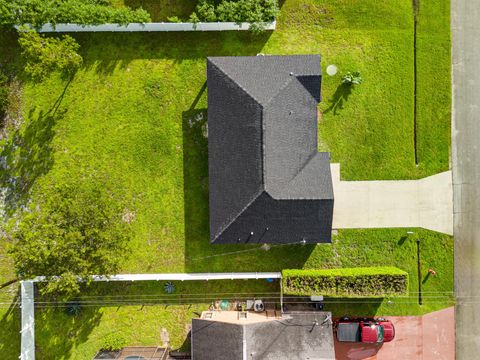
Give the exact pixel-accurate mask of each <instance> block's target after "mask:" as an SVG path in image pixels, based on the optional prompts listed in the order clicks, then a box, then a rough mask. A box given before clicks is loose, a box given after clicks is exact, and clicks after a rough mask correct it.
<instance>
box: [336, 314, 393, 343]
mask: <svg viewBox="0 0 480 360" xmlns="http://www.w3.org/2000/svg"><path fill="white" fill-rule="evenodd" d="M335 333H336V336H337V340H338V341H342V342H362V343H376V344H381V343H384V342H389V341H392V340H393V339H394V338H395V327H394V326H393V323H392V322H391V321H390V320H385V319H384V318H349V317H346V316H345V317H342V318H340V319H338V320H336V321H335Z"/></svg>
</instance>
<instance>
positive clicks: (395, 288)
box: [282, 267, 408, 297]
mask: <svg viewBox="0 0 480 360" xmlns="http://www.w3.org/2000/svg"><path fill="white" fill-rule="evenodd" d="M282 275H283V280H282V281H283V291H284V293H285V294H289V295H301V296H310V295H324V296H330V297H384V296H390V295H404V294H406V293H407V290H408V274H407V273H406V272H405V271H403V270H400V269H398V268H395V267H366V268H344V269H322V270H283V272H282Z"/></svg>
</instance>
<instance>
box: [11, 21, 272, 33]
mask: <svg viewBox="0 0 480 360" xmlns="http://www.w3.org/2000/svg"><path fill="white" fill-rule="evenodd" d="M250 25H251V23H247V22H245V23H240V24H237V23H234V22H199V23H164V22H161V23H145V24H142V23H131V24H128V25H118V24H101V25H79V24H56V25H52V24H45V25H43V26H41V27H40V28H38V29H37V30H38V32H42V33H48V32H57V33H61V32H172V31H229V30H237V31H242V30H248V29H249V28H250ZM264 25H265V30H275V27H276V21H273V22H269V23H265V24H264ZM30 27H31V26H30ZM17 28H19V26H17Z"/></svg>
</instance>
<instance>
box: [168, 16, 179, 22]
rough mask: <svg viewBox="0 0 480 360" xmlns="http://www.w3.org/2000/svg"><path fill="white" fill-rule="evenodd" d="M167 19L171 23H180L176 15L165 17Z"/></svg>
mask: <svg viewBox="0 0 480 360" xmlns="http://www.w3.org/2000/svg"><path fill="white" fill-rule="evenodd" d="M167 20H168V21H169V22H172V23H180V22H182V20H181V19H180V18H179V17H178V16H170V17H167Z"/></svg>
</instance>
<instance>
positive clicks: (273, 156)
mask: <svg viewBox="0 0 480 360" xmlns="http://www.w3.org/2000/svg"><path fill="white" fill-rule="evenodd" d="M320 83H321V75H320V57H319V56H317V55H303V56H301V55H300V56H250V57H247V56H246V57H214V58H208V60H207V84H208V127H209V140H208V142H209V145H208V146H209V179H210V180H209V181H210V234H211V235H210V237H211V241H212V242H213V243H242V242H262V243H263V242H273V243H293V242H299V241H302V239H304V240H305V241H307V242H328V241H330V240H331V223H332V212H333V188H332V180H331V174H330V164H329V155H328V153H318V151H317V146H318V144H317V108H316V106H317V104H318V101H319V100H320ZM280 202H281V203H280ZM274 224H283V225H282V226H279V227H278V226H274ZM289 224H291V225H292V227H291V228H292V229H293V228H295V229H296V230H297V231H296V232H295V233H293V230H291V231H288V229H289ZM295 224H296V225H295ZM240 225H241V226H240ZM280 229H281V231H279V230H280ZM302 229H304V230H302ZM252 233H253V234H252ZM267 233H268V234H267Z"/></svg>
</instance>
